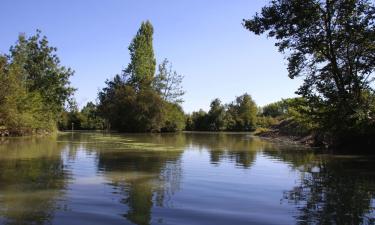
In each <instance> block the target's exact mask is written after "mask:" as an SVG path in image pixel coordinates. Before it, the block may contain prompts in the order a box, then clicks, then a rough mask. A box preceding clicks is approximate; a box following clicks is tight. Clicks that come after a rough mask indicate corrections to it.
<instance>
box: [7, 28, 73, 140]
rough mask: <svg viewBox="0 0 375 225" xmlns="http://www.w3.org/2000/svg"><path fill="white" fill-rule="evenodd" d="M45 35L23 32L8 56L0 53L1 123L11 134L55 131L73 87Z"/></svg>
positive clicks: (68, 71)
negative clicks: (27, 36)
mask: <svg viewBox="0 0 375 225" xmlns="http://www.w3.org/2000/svg"><path fill="white" fill-rule="evenodd" d="M55 52H56V48H54V47H49V46H48V41H47V38H46V37H41V36H40V31H37V34H36V35H34V36H31V37H29V38H26V37H25V36H24V35H20V37H19V39H18V42H17V44H16V45H15V46H13V47H11V49H10V55H9V56H0V127H3V128H4V129H6V130H8V131H9V132H10V134H13V135H14V134H18V135H21V134H26V133H33V132H39V131H53V130H54V129H55V127H56V122H57V118H58V117H59V115H60V113H61V112H62V109H63V108H64V105H65V103H66V102H67V100H68V98H69V97H70V96H71V94H72V93H73V91H74V89H73V88H71V87H70V86H69V77H70V76H71V75H72V74H73V72H72V71H71V70H70V69H66V68H65V67H62V66H60V64H59V59H58V57H57V55H56V54H55Z"/></svg>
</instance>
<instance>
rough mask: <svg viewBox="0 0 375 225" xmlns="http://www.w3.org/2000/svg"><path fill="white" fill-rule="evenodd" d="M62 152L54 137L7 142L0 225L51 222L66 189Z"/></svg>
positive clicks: (0, 173) (1, 168)
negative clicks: (0, 224) (1, 224)
mask: <svg viewBox="0 0 375 225" xmlns="http://www.w3.org/2000/svg"><path fill="white" fill-rule="evenodd" d="M63 148H64V145H61V144H58V143H56V139H55V138H53V137H52V138H49V139H45V138H44V139H42V140H39V139H38V138H26V139H7V141H6V143H2V144H1V145H0V152H1V154H0V215H1V217H2V220H1V221H0V222H1V223H3V224H49V223H51V222H52V219H53V216H54V212H55V210H56V209H57V208H58V207H59V205H58V200H59V197H61V196H62V195H63V192H64V191H63V190H65V188H66V186H67V184H66V177H67V176H68V174H67V173H66V171H65V170H64V164H63V161H62V159H61V154H60V153H61V150H62V149H63Z"/></svg>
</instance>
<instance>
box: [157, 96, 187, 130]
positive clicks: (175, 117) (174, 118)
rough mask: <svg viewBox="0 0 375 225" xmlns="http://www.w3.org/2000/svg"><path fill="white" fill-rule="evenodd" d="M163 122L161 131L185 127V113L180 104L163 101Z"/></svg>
mask: <svg viewBox="0 0 375 225" xmlns="http://www.w3.org/2000/svg"><path fill="white" fill-rule="evenodd" d="M164 110H165V122H164V126H163V127H162V129H161V131H163V132H174V131H181V130H183V129H185V126H186V124H185V121H186V118H185V114H184V111H183V110H182V108H181V106H180V105H178V104H174V103H169V102H166V103H165V108H164Z"/></svg>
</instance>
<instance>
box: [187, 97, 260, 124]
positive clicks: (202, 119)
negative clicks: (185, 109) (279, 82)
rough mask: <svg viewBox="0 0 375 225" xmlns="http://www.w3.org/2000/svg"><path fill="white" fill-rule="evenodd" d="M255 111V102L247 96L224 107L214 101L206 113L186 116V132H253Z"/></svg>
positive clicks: (218, 101) (255, 117)
mask: <svg viewBox="0 0 375 225" xmlns="http://www.w3.org/2000/svg"><path fill="white" fill-rule="evenodd" d="M257 111H258V109H257V106H256V104H255V102H254V101H253V99H252V98H251V96H250V95H248V94H244V95H241V96H239V97H237V98H236V100H235V101H234V102H231V103H230V104H226V105H223V104H222V103H221V101H220V100H219V99H215V100H213V101H212V102H211V104H210V110H209V111H208V112H205V111H203V110H199V111H198V112H193V113H192V114H190V115H188V116H187V119H186V130H191V131H193V130H197V131H253V130H255V128H256V126H257Z"/></svg>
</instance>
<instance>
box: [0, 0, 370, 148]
mask: <svg viewBox="0 0 375 225" xmlns="http://www.w3.org/2000/svg"><path fill="white" fill-rule="evenodd" d="M290 15H293V16H290ZM243 26H244V28H245V29H247V30H248V31H250V32H251V33H254V34H256V35H262V34H266V35H267V36H268V37H271V38H274V39H275V40H276V44H275V45H276V47H278V50H279V51H280V52H281V53H283V54H284V55H286V58H287V61H288V66H287V67H288V73H289V77H290V78H291V79H293V78H295V77H302V78H303V83H302V85H301V87H300V88H299V89H298V90H297V91H296V94H298V96H299V97H296V98H289V99H281V100H280V101H278V102H274V103H271V104H268V105H266V106H263V107H259V106H257V105H256V103H255V101H254V100H253V99H252V97H251V95H249V94H247V93H244V94H242V95H240V96H238V97H236V98H235V99H234V101H232V102H229V103H226V104H224V103H222V102H221V100H220V99H218V98H217V99H214V100H212V102H211V104H210V109H209V110H208V111H207V112H206V111H204V110H199V111H196V112H192V113H189V114H186V113H185V112H184V111H183V109H182V106H181V103H182V102H183V101H184V100H183V95H184V93H185V91H184V90H183V87H182V82H183V78H184V77H183V76H182V75H181V74H179V73H177V72H176V71H175V70H174V69H173V67H172V63H171V62H169V60H168V59H165V60H163V61H162V62H161V63H160V64H159V65H157V63H156V59H155V53H154V49H153V33H154V28H153V26H152V24H151V22H150V21H145V22H143V23H142V24H141V26H140V28H139V30H138V32H137V33H136V35H135V36H134V38H133V40H132V41H131V43H130V45H129V47H128V50H129V54H130V62H129V64H128V65H127V67H126V68H125V69H124V70H123V71H121V73H119V74H116V75H114V77H113V78H112V79H108V80H107V81H105V87H104V88H103V89H102V90H100V91H99V93H98V97H97V101H96V102H95V103H94V102H89V103H87V104H86V105H85V106H84V107H83V108H82V109H79V107H78V106H77V103H76V101H75V99H74V92H75V90H76V89H75V88H73V87H71V85H70V82H69V79H70V77H71V76H73V74H74V71H73V70H72V69H70V68H68V67H65V66H62V65H61V64H60V60H59V58H58V56H57V54H56V52H57V49H56V48H55V47H51V46H49V43H48V40H47V37H45V36H41V31H39V30H37V32H36V34H35V35H32V36H30V37H27V36H26V35H25V34H21V35H20V36H19V38H18V41H17V42H16V44H15V45H14V46H12V47H11V48H10V51H9V53H8V54H3V55H0V136H12V135H29V134H48V133H53V132H56V131H57V130H113V131H117V132H138V133H139V132H177V131H183V130H185V131H210V132H217V131H230V132H252V133H253V134H255V135H257V136H260V137H263V138H271V139H275V140H277V139H280V140H289V141H291V142H295V143H300V144H304V145H308V146H312V147H320V148H335V149H346V148H352V147H355V148H356V149H371V147H374V146H375V138H374V137H375V92H374V89H373V87H374V79H375V77H374V74H375V6H374V4H373V3H372V2H371V1H369V0H361V1H359V0H355V1H345V0H338V1H326V2H323V1H305V2H303V3H302V2H300V1H296V0H287V1H281V0H276V1H272V2H270V3H269V5H267V6H265V7H263V8H262V10H261V12H260V13H258V14H256V15H255V16H253V17H252V18H250V19H244V20H243ZM356 151H359V150H356Z"/></svg>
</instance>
